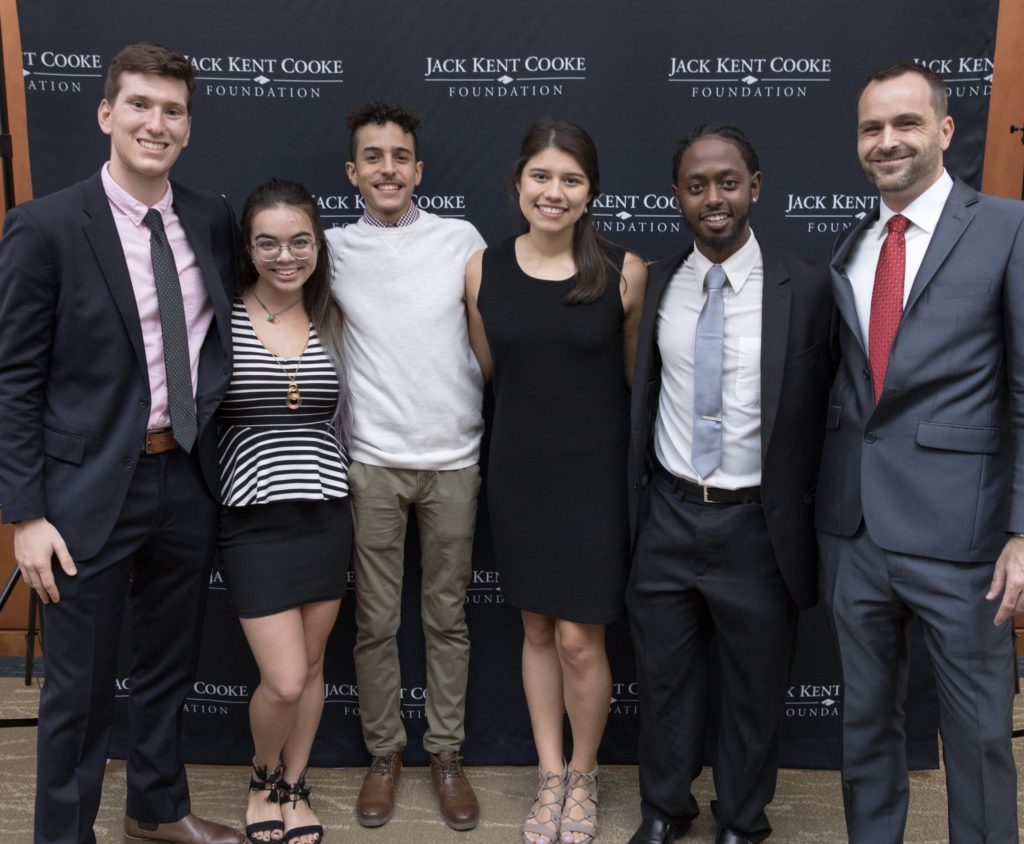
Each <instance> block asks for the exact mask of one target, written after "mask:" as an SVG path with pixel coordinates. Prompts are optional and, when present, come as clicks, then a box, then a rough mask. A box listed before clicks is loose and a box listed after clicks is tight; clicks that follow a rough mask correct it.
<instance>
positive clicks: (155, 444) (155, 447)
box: [142, 428, 178, 454]
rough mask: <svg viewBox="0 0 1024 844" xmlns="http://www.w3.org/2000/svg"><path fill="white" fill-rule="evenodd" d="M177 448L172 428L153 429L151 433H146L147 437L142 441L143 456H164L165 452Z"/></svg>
mask: <svg viewBox="0 0 1024 844" xmlns="http://www.w3.org/2000/svg"><path fill="white" fill-rule="evenodd" d="M177 447H178V444H177V443H176V442H175V441H174V434H173V433H172V432H171V429H170V428H153V430H151V431H146V437H145V439H143V441H142V453H143V454H163V453H164V452H165V451H170V450H171V449H173V448H177Z"/></svg>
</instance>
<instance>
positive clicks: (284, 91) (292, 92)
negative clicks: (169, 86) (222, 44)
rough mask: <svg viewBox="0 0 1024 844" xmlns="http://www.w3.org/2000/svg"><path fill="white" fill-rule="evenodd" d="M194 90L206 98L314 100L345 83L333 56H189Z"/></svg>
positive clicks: (337, 60) (338, 63) (342, 72)
mask: <svg viewBox="0 0 1024 844" xmlns="http://www.w3.org/2000/svg"><path fill="white" fill-rule="evenodd" d="M186 58H188V60H189V61H190V62H191V63H192V67H194V68H195V71H196V88H197V90H199V91H200V92H201V93H202V94H205V95H206V96H208V97H229V98H232V99H245V98H254V99H273V100H281V99H284V100H318V99H320V97H321V95H322V94H323V90H324V88H325V86H326V87H327V88H329V87H330V86H333V85H340V84H341V83H342V82H344V81H345V80H344V79H343V78H342V77H343V75H344V62H343V59H340V58H337V57H334V56H312V57H310V56H286V57H284V58H280V57H273V58H272V57H269V56H191V55H188V54H186Z"/></svg>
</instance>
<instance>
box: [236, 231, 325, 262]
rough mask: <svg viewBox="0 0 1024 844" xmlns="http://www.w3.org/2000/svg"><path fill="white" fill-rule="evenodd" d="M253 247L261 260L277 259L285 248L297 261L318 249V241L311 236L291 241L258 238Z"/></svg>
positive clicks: (302, 259)
mask: <svg viewBox="0 0 1024 844" xmlns="http://www.w3.org/2000/svg"><path fill="white" fill-rule="evenodd" d="M251 249H252V254H253V255H254V256H255V257H257V258H259V260H261V261H267V262H269V261H276V260H277V259H278V258H280V257H281V253H282V252H283V251H284V250H285V249H287V250H288V254H289V255H291V256H292V258H294V259H295V260H296V261H305V260H306V259H307V258H310V257H312V255H313V252H314V251H316V241H315V240H314V239H313V238H311V237H296V238H294V239H293V240H292V241H291V242H290V243H278V242H277V241H276V240H271V239H270V238H266V239H261V240H257V241H256V242H255V243H254V244H253V245H252V247H251Z"/></svg>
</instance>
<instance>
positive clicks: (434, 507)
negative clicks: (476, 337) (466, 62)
mask: <svg viewBox="0 0 1024 844" xmlns="http://www.w3.org/2000/svg"><path fill="white" fill-rule="evenodd" d="M348 125H349V129H350V130H351V133H352V134H351V150H350V156H351V160H350V161H348V162H347V163H346V165H345V169H346V172H347V173H348V177H349V180H350V181H351V182H352V184H353V185H354V186H355V187H356V188H358V189H359V192H360V194H361V195H362V198H363V204H364V213H363V216H362V218H361V219H360V220H359V222H357V223H356V224H355V225H350V226H346V227H344V228H336V229H332V230H330V231H329V232H328V234H327V241H328V244H329V245H330V250H331V255H332V259H333V262H334V292H335V294H336V295H337V297H338V299H339V300H340V302H341V307H342V310H343V311H344V314H345V334H344V338H345V342H344V356H345V364H346V366H347V367H348V377H349V382H348V383H349V387H350V389H351V392H352V408H353V418H354V422H353V431H352V445H351V448H350V452H351V455H352V465H351V466H350V467H349V483H350V485H351V495H352V509H353V516H354V521H355V545H356V548H355V574H356V602H357V605H356V624H357V627H358V632H357V634H356V646H355V665H356V679H357V681H358V683H359V708H360V712H361V719H362V727H363V739H364V740H365V742H366V747H367V749H368V750H369V751H370V753H371V755H372V756H373V760H372V761H371V763H370V769H369V771H368V773H367V775H366V778H365V779H364V780H363V785H362V788H361V789H360V791H359V797H358V800H357V801H356V818H357V820H358V821H359V823H361V824H362V825H363V826H368V827H373V826H381V825H383V824H385V823H387V822H388V821H389V820H390V819H391V815H392V814H393V812H394V807H395V786H396V784H397V781H398V776H399V774H400V773H401V769H402V757H401V752H402V748H403V747H404V746H405V743H406V734H405V728H404V727H403V725H402V719H401V715H400V710H399V694H400V690H401V677H400V671H399V663H398V648H397V644H396V641H395V636H396V634H397V632H398V626H399V622H400V620H401V598H402V573H403V569H404V561H403V555H404V547H405V532H406V523H407V519H408V514H409V506H410V505H414V506H415V508H416V518H417V522H418V524H419V531H420V546H421V548H422V554H421V565H422V569H423V590H422V597H421V601H422V618H423V632H424V636H425V638H426V646H427V699H426V715H427V725H428V726H427V732H426V735H425V736H424V738H423V745H424V749H426V751H427V752H428V753H429V754H430V768H431V774H432V778H433V781H434V786H435V789H436V791H437V795H438V801H439V804H440V809H441V815H442V817H443V818H444V820H445V822H446V823H447V824H448V825H449V826H450V827H452V828H453V829H471V828H473V827H474V826H476V824H477V821H478V818H479V808H478V805H477V801H476V796H475V795H474V793H473V789H472V788H471V787H470V785H469V782H468V781H467V780H466V777H465V774H464V773H463V770H462V766H461V757H460V756H459V749H460V747H461V745H462V740H463V738H464V735H465V700H466V680H467V676H468V669H469V635H468V632H467V629H466V619H465V610H464V605H465V599H466V588H467V586H468V585H469V580H470V576H471V556H472V550H473V531H474V527H475V524H476V503H477V494H478V493H479V490H480V471H479V468H478V466H477V463H478V460H479V456H480V438H481V436H482V434H483V418H482V416H481V402H482V398H481V397H482V389H483V379H482V377H481V375H480V370H479V368H478V366H477V363H476V360H475V359H474V357H473V353H472V352H471V351H470V348H469V340H468V337H467V331H466V313H465V304H464V301H463V291H464V271H465V266H466V262H467V261H468V260H469V256H470V255H472V254H473V253H474V252H475V251H477V250H479V249H481V248H483V246H484V245H485V244H484V241H483V238H481V237H480V235H479V233H478V232H477V230H476V229H475V228H474V227H473V226H472V225H471V224H470V223H467V222H465V221H462V220H452V219H445V218H442V217H438V216H436V215H434V214H430V213H427V212H425V211H420V210H419V209H418V208H417V207H416V205H415V203H414V202H413V191H414V190H415V188H416V186H417V185H418V184H419V183H420V179H421V178H422V175H423V162H422V161H419V160H417V158H416V129H417V128H418V127H419V119H418V118H417V117H416V115H415V114H413V113H411V112H410V111H408V110H406V109H404V108H401V107H398V106H393V105H389V104H387V103H384V102H381V101H376V102H372V103H368V104H367V105H365V106H363V107H362V108H360V109H358V110H357V111H355V112H353V113H352V114H350V115H349V118H348Z"/></svg>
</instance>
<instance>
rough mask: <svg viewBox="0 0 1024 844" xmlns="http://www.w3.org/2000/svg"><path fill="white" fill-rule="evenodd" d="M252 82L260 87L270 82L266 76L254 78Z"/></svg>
mask: <svg viewBox="0 0 1024 844" xmlns="http://www.w3.org/2000/svg"><path fill="white" fill-rule="evenodd" d="M252 81H253V82H259V83H260V85H266V84H267V83H268V82H269V81H270V80H269V79H267V77H266V76H256V77H254V78H253V80H252Z"/></svg>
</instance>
